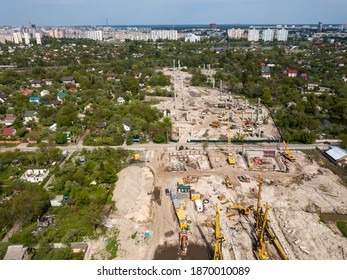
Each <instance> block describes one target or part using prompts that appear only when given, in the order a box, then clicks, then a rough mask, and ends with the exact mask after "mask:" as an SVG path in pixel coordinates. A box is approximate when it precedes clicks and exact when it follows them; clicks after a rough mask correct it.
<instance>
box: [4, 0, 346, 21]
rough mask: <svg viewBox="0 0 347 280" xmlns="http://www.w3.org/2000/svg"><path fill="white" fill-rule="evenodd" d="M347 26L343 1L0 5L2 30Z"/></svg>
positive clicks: (97, 0)
mask: <svg viewBox="0 0 347 280" xmlns="http://www.w3.org/2000/svg"><path fill="white" fill-rule="evenodd" d="M106 18H107V19H108V23H109V24H110V25H111V24H114V25H123V24H124V25H136V24H170V25H171V24H172V25H175V24H176V25H177V24H189V23H191V24H209V23H212V22H215V23H217V24H218V23H219V24H223V23H224V24H237V23H245V24H248V23H249V24H261V23H264V24H270V23H279V24H280V23H283V24H285V23H288V24H290V23H293V24H299V23H317V22H318V21H322V22H323V23H347V0H0V25H7V24H9V25H28V23H29V22H32V23H35V24H36V25H39V26H45V25H89V24H91V25H98V24H105V22H106Z"/></svg>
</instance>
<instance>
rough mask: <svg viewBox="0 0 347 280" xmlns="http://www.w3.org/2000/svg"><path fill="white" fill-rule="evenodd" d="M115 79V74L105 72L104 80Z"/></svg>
mask: <svg viewBox="0 0 347 280" xmlns="http://www.w3.org/2000/svg"><path fill="white" fill-rule="evenodd" d="M114 79H116V75H115V74H114V73H107V74H106V80H107V81H110V80H114Z"/></svg>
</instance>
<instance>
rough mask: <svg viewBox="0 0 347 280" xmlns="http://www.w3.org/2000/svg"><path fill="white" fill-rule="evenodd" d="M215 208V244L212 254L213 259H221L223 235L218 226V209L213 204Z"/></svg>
mask: <svg viewBox="0 0 347 280" xmlns="http://www.w3.org/2000/svg"><path fill="white" fill-rule="evenodd" d="M215 210H216V224H215V239H216V245H215V247H214V256H213V258H214V259H215V260H222V259H223V255H222V242H223V241H224V237H223V235H222V234H221V232H220V226H219V209H218V206H217V205H216V206H215Z"/></svg>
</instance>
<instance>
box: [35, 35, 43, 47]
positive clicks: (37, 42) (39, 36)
mask: <svg viewBox="0 0 347 280" xmlns="http://www.w3.org/2000/svg"><path fill="white" fill-rule="evenodd" d="M35 37H36V44H38V45H41V44H42V41H41V33H35Z"/></svg>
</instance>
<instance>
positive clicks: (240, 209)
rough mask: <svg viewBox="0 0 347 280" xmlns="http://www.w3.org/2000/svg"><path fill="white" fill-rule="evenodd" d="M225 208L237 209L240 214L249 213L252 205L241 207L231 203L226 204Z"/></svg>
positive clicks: (252, 207) (252, 208)
mask: <svg viewBox="0 0 347 280" xmlns="http://www.w3.org/2000/svg"><path fill="white" fill-rule="evenodd" d="M227 208H228V210H237V211H239V213H240V214H242V215H249V214H251V213H252V211H253V210H254V206H253V205H250V206H248V207H247V208H245V207H243V206H241V205H231V204H228V206H227Z"/></svg>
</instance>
